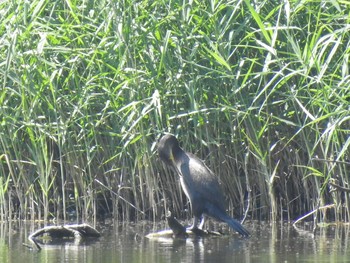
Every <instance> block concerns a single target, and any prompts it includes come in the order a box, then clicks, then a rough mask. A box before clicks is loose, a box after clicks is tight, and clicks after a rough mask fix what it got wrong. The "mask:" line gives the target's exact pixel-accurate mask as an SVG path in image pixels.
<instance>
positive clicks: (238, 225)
mask: <svg viewBox="0 0 350 263" xmlns="http://www.w3.org/2000/svg"><path fill="white" fill-rule="evenodd" d="M224 221H225V222H226V223H227V224H228V225H229V226H230V227H231V228H232V229H233V230H236V231H237V232H238V233H239V234H241V235H242V236H244V237H249V236H250V233H249V231H248V230H247V229H245V228H244V226H242V225H241V223H240V222H238V221H237V220H235V219H233V218H231V217H229V216H228V218H227V219H226V220H224Z"/></svg>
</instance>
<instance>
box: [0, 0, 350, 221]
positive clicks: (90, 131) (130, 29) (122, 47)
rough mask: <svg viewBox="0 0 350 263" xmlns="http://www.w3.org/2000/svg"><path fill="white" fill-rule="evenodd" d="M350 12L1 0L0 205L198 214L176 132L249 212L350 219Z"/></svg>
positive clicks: (282, 5)
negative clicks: (176, 156)
mask: <svg viewBox="0 0 350 263" xmlns="http://www.w3.org/2000/svg"><path fill="white" fill-rule="evenodd" d="M349 24H350V8H349V3H348V2H347V1H321V2H319V1H308V0H306V1H288V0H285V1H281V2H278V1H277V2H276V1H250V0H233V1H217V0H211V1H210V0H205V1H199V0H198V1H197V0H189V1H186V0H183V1H148V0H138V1H137V0H135V1H133V0H122V1H117V0H112V1H103V0H102V1H91V0H84V1H74V0H66V1H55V0H54V1H44V0H33V1H26V0H19V1H9V0H4V1H1V2H0V85H1V88H0V122H1V130H0V160H1V162H0V209H1V210H0V214H1V217H2V218H1V219H2V220H6V219H12V218H22V219H23V218H29V219H36V218H45V219H49V218H64V219H67V218H68V217H78V218H81V219H89V218H90V219H91V218H94V217H96V216H101V217H104V216H110V215H113V216H114V217H118V218H121V219H140V218H145V219H159V218H162V216H164V214H165V211H167V210H168V209H170V210H172V211H174V212H175V213H176V214H177V215H178V216H181V217H186V216H189V215H188V209H186V208H188V203H187V200H186V198H185V197H184V195H183V194H182V192H181V190H180V187H179V184H178V180H177V178H176V176H175V175H174V173H172V171H170V170H168V169H166V168H165V167H164V166H163V165H162V164H161V162H160V161H159V159H158V157H157V155H156V151H155V150H156V147H155V146H156V141H157V140H158V139H159V138H160V136H161V135H162V134H163V133H164V132H171V133H173V134H175V135H177V136H178V138H179V140H180V141H181V145H182V146H183V148H185V149H186V150H188V151H191V152H194V153H195V154H197V155H198V156H200V157H201V158H202V159H204V160H205V162H206V164H207V165H208V166H209V167H211V169H212V170H213V171H214V172H215V173H216V174H217V175H218V176H219V177H220V179H221V180H222V182H223V186H224V189H225V193H226V194H227V197H228V203H229V209H230V212H231V214H233V215H234V216H235V217H237V218H242V217H243V216H247V218H248V219H261V220H263V219H272V220H276V219H288V220H293V219H295V218H297V217H299V216H301V215H303V214H305V213H307V212H309V211H311V210H314V209H315V208H318V207H322V206H324V205H329V204H331V205H332V206H330V207H331V209H328V210H327V213H324V212H325V211H326V210H322V209H321V210H320V211H321V213H319V214H318V215H322V217H321V219H332V220H349V216H350V211H349V201H350V200H349V199H348V194H347V192H346V191H342V190H341V188H336V189H335V191H330V190H331V187H330V184H329V183H330V182H331V183H332V185H337V186H341V187H344V188H347V185H348V183H349V174H350V173H349V171H350V166H349V164H350V163H349V143H350V137H349V125H350V122H349V116H350V114H349V113H350V111H349V100H350V89H349V87H350V75H349V65H350V63H349V55H350V37H349V36H350V27H349ZM332 189H333V188H332ZM333 190H334V189H333ZM316 215H317V213H316ZM325 216H327V218H326V217H325Z"/></svg>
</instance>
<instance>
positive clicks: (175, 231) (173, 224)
mask: <svg viewBox="0 0 350 263" xmlns="http://www.w3.org/2000/svg"><path fill="white" fill-rule="evenodd" d="M167 222H168V225H169V227H170V229H165V230H160V231H158V232H155V233H150V234H148V235H147V236H146V237H147V238H161V237H163V238H187V237H205V236H222V234H221V233H219V232H215V231H208V230H201V229H194V230H189V229H186V227H185V226H183V225H182V224H181V223H180V222H179V221H178V220H177V219H176V218H175V217H174V216H173V215H172V213H171V212H168V214H167Z"/></svg>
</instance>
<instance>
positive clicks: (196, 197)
mask: <svg viewBox="0 0 350 263" xmlns="http://www.w3.org/2000/svg"><path fill="white" fill-rule="evenodd" d="M158 154H159V157H160V159H161V160H162V161H163V162H164V163H165V164H167V165H168V166H170V167H173V168H174V169H175V171H176V172H177V173H178V175H179V176H180V181H181V186H182V189H183V190H184V192H185V194H186V196H187V197H188V199H189V200H190V203H191V207H192V212H193V214H194V220H193V225H192V226H191V228H190V229H196V228H199V229H202V227H203V225H204V220H205V216H209V217H212V218H215V219H217V220H219V221H223V222H226V223H227V224H228V225H229V226H230V227H231V228H232V229H234V230H235V231H237V232H238V233H239V234H241V235H242V236H244V237H247V236H249V235H250V233H249V232H248V230H246V229H245V228H244V227H243V226H242V225H241V224H240V223H239V222H238V221H237V220H235V219H233V218H231V217H230V216H229V215H228V214H227V213H226V211H225V206H224V196H223V193H222V190H221V188H220V185H219V181H218V178H217V177H216V176H215V175H214V174H213V172H212V171H211V170H210V169H209V168H208V167H207V166H206V165H205V164H204V163H203V162H202V161H201V160H200V159H198V158H197V157H196V156H195V155H194V154H192V153H189V152H185V151H184V150H182V149H181V147H180V146H179V142H178V140H177V139H176V137H175V136H173V135H170V134H166V135H164V136H163V137H162V138H161V139H160V141H159V143H158ZM201 218H202V220H201V222H200V224H199V226H198V221H199V219H201Z"/></svg>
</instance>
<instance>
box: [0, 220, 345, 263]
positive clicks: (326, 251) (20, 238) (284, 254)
mask: <svg viewBox="0 0 350 263" xmlns="http://www.w3.org/2000/svg"><path fill="white" fill-rule="evenodd" d="M220 226H221V225H220ZM40 227H41V225H38V224H36V225H34V224H29V223H23V222H16V223H10V224H9V223H0V228H1V229H0V262H1V263H4V262H15V263H17V262H19V263H21V262H23V263H31V262H91V263H96V262H133V263H134V262H135V263H136V262H140V263H141V262H152V263H153V262H218V263H219V262H278V263H280V262H350V240H349V227H348V226H344V225H343V226H341V227H334V226H330V227H327V228H322V229H320V230H318V231H317V233H316V234H315V236H313V235H312V233H311V231H309V230H308V229H309V228H308V227H307V226H302V227H301V231H297V230H296V229H294V228H293V227H292V226H291V225H289V224H274V225H271V224H267V223H251V224H247V227H248V228H249V229H250V230H251V232H252V237H251V238H249V239H242V238H240V237H238V236H237V235H236V234H234V233H229V235H227V236H224V237H210V238H204V239H200V238H198V239H187V240H173V239H171V238H167V239H164V238H163V239H154V240H153V239H152V240H150V239H148V238H145V237H144V236H145V235H146V234H148V233H150V232H154V231H156V230H160V229H164V228H166V225H165V224H163V223H157V224H153V223H149V222H142V223H138V224H132V223H128V224H126V223H124V224H121V223H117V222H114V223H111V224H108V225H98V226H96V228H97V229H98V230H99V231H101V233H102V237H101V238H99V239H98V240H95V241H86V242H82V243H80V244H75V243H74V242H68V241H67V242H64V243H61V244H55V245H53V244H44V245H43V247H42V250H41V251H40V252H38V251H33V250H30V249H28V248H26V247H25V246H23V243H28V241H27V236H28V235H29V234H30V233H32V232H33V231H34V230H36V229H38V228H40ZM223 230H224V231H226V230H227V229H226V228H225V227H223Z"/></svg>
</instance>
